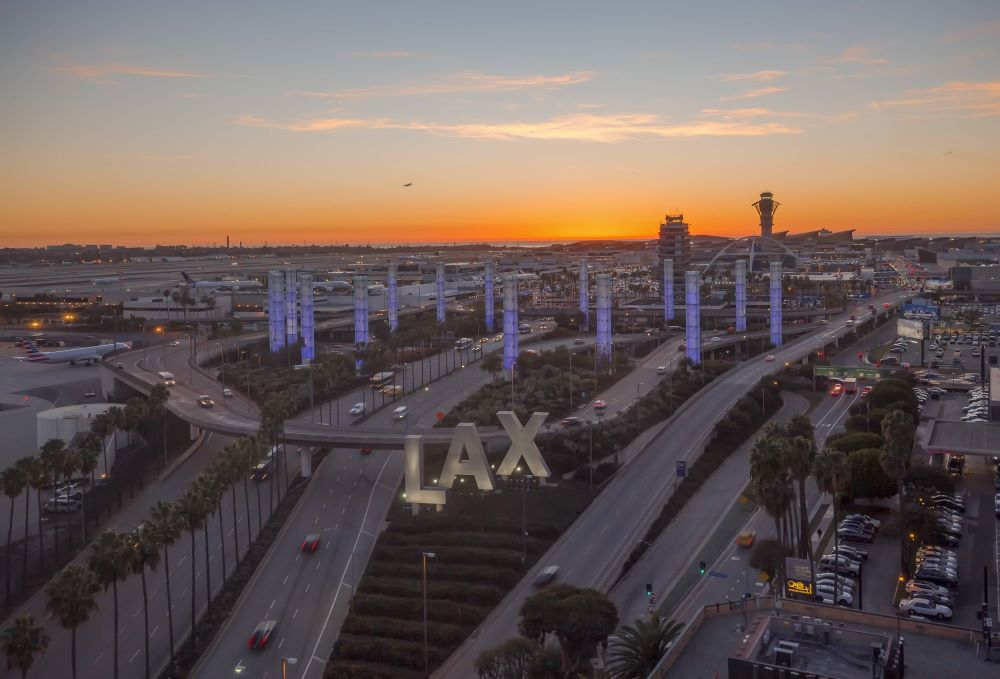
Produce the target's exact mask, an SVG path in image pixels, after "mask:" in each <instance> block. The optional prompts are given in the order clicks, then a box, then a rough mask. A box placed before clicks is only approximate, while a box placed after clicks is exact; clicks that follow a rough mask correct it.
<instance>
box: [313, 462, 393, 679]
mask: <svg viewBox="0 0 1000 679" xmlns="http://www.w3.org/2000/svg"><path fill="white" fill-rule="evenodd" d="M389 459H390V458H389V457H388V456H386V458H385V461H384V462H383V463H382V466H381V467H380V468H379V471H378V476H377V477H376V478H375V484H374V485H373V486H372V490H371V493H370V494H369V495H368V505H367V506H366V507H365V513H364V516H362V517H361V527H362V528H364V526H365V521H366V520H367V519H368V512H369V511H370V510H371V507H372V500H373V499H374V498H375V488H376V487H378V482H379V480H380V479H381V478H382V473H383V472H384V471H385V466H386V465H387V464H389ZM359 542H361V533H360V532H358V537H357V538H356V539H355V540H354V546H353V547H352V548H351V555H350V556H349V557H347V563H345V564H344V571H343V573H342V574H341V576H340V586H338V587H337V591H336V593H335V594H334V595H333V602H332V603H331V604H330V609H329V610H328V611H327V613H326V619H324V620H323V627H321V628H320V630H319V636H318V637H317V638H316V645H315V646H313V650H312V655H311V656H310V658H309V662H307V663H306V666H305V669H304V670H302V676H308V675H309V668H310V667H311V666H312V663H313V661H314V660H319V661H320V662H322V663H325V662H326V661H325V660H323V659H322V658H317V657H316V651H318V650H319V645H320V644H321V643H322V641H323V634H324V633H325V632H326V627H327V625H329V624H330V618H331V616H333V609H334V608H336V606H337V599H338V598H340V589H341V587H343V585H344V578H346V577H347V572H348V568H350V566H351V559H353V558H354V554H355V552H356V550H357V548H358V543H359ZM308 591H309V586H308V585H306V592H308Z"/></svg>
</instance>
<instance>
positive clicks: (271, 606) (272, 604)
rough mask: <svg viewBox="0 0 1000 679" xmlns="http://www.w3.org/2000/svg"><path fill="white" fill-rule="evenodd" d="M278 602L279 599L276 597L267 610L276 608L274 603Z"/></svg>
mask: <svg viewBox="0 0 1000 679" xmlns="http://www.w3.org/2000/svg"><path fill="white" fill-rule="evenodd" d="M276 603H278V600H277V599H275V600H274V601H272V602H271V605H270V606H268V607H267V610H271V609H272V608H274V604H276Z"/></svg>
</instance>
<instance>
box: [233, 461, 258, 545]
mask: <svg viewBox="0 0 1000 679" xmlns="http://www.w3.org/2000/svg"><path fill="white" fill-rule="evenodd" d="M257 501H258V505H257V521H258V522H259V521H260V504H259V502H260V498H259V497H258V498H257ZM243 504H245V505H246V510H247V516H246V519H247V552H249V551H250V543H252V542H253V534H252V533H251V532H250V487H249V486H248V485H247V477H246V476H244V477H243ZM233 525H234V526H235V525H236V512H233Z"/></svg>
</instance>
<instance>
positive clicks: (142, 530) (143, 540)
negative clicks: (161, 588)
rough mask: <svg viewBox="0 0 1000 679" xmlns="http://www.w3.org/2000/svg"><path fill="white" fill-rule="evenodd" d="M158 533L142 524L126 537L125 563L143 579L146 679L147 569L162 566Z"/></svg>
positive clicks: (147, 673) (147, 649)
mask: <svg viewBox="0 0 1000 679" xmlns="http://www.w3.org/2000/svg"><path fill="white" fill-rule="evenodd" d="M156 538H157V536H156V532H155V531H154V530H151V529H150V527H149V526H148V524H145V523H141V524H139V525H138V526H137V527H136V529H135V530H133V531H132V532H131V533H129V534H128V535H127V536H126V537H125V547H126V549H125V561H126V563H127V564H128V569H129V570H130V571H132V573H133V574H138V575H139V577H140V578H141V579H142V618H143V620H142V623H143V629H144V631H145V635H144V636H143V640H144V643H145V660H146V679H149V596H148V595H147V594H146V569H147V568H149V570H151V571H153V572H154V573H155V572H156V567H157V566H159V565H160V548H159V545H157V543H156Z"/></svg>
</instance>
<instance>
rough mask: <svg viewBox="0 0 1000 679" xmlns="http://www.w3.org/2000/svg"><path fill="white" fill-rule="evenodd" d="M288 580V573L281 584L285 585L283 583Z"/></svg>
mask: <svg viewBox="0 0 1000 679" xmlns="http://www.w3.org/2000/svg"><path fill="white" fill-rule="evenodd" d="M286 582H288V576H287V575H286V576H285V579H284V580H282V581H281V584H282V585H283V584H285V583H286Z"/></svg>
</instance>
